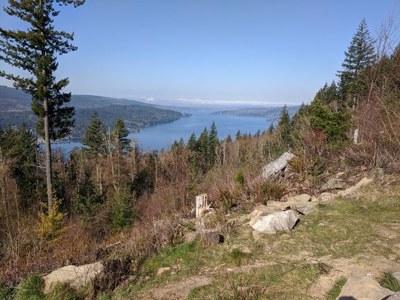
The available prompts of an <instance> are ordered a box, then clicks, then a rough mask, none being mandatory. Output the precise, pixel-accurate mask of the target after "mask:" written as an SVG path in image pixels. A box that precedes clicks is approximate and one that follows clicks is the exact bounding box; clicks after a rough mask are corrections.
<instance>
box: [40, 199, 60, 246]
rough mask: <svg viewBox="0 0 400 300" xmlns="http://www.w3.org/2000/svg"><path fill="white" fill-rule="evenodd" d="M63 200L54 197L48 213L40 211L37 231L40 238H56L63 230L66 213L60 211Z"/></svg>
mask: <svg viewBox="0 0 400 300" xmlns="http://www.w3.org/2000/svg"><path fill="white" fill-rule="evenodd" d="M60 203H61V201H60V200H58V199H57V198H55V197H54V199H53V204H52V206H51V207H50V208H49V210H48V213H45V212H43V211H39V213H38V215H39V219H40V221H39V224H38V227H37V232H38V234H39V236H40V238H42V239H45V240H53V239H55V238H56V237H57V236H58V235H59V234H60V232H61V229H62V226H63V220H64V214H63V213H61V212H60V211H59V206H60Z"/></svg>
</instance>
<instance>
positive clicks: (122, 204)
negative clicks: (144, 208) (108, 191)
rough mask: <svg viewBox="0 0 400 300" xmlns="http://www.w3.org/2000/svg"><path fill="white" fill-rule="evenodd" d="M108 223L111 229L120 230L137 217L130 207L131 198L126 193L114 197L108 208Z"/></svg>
mask: <svg viewBox="0 0 400 300" xmlns="http://www.w3.org/2000/svg"><path fill="white" fill-rule="evenodd" d="M109 217H110V225H111V229H112V231H118V230H121V229H123V228H125V227H127V226H129V225H131V224H132V222H133V221H134V220H135V219H136V218H137V213H136V211H135V210H134V209H133V207H132V203H131V199H130V197H129V196H128V195H122V196H120V197H119V196H118V195H117V197H116V200H115V202H114V203H112V207H111V208H110V216H109Z"/></svg>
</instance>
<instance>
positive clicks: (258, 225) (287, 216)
mask: <svg viewBox="0 0 400 300" xmlns="http://www.w3.org/2000/svg"><path fill="white" fill-rule="evenodd" d="M299 216H300V214H299V213H298V212H297V211H294V210H286V211H280V212H275V213H272V214H269V215H267V216H260V217H258V218H257V219H255V220H252V222H251V223H250V226H251V227H252V228H253V229H254V230H257V231H259V232H263V233H276V232H277V231H280V230H289V229H292V228H293V227H294V226H295V225H296V223H297V221H298V220H299Z"/></svg>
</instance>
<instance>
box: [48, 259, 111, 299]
mask: <svg viewBox="0 0 400 300" xmlns="http://www.w3.org/2000/svg"><path fill="white" fill-rule="evenodd" d="M103 270H104V265H103V263H101V262H95V263H92V264H87V265H82V266H73V265H69V266H65V267H62V268H60V269H57V270H54V271H53V272H51V273H50V274H47V275H46V276H44V277H43V279H44V292H45V293H48V292H50V291H51V289H52V288H54V286H55V285H56V284H57V283H68V284H70V285H71V287H73V288H77V289H79V288H81V287H83V286H86V285H87V284H89V283H90V282H91V281H93V280H94V278H95V277H96V276H98V275H100V274H101V273H102V272H103Z"/></svg>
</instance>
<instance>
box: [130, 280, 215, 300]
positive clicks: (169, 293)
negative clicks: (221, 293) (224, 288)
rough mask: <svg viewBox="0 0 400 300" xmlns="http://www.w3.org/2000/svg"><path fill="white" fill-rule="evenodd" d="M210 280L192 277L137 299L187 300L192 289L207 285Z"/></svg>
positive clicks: (159, 288) (154, 289)
mask: <svg viewBox="0 0 400 300" xmlns="http://www.w3.org/2000/svg"><path fill="white" fill-rule="evenodd" d="M211 282H212V279H211V278H210V277H207V276H193V277H189V278H185V279H184V280H182V281H180V282H176V283H171V284H168V285H165V286H162V287H157V288H153V289H151V290H148V291H147V292H146V293H144V294H141V295H140V296H139V297H138V299H146V300H149V299H168V300H183V299H187V297H188V296H189V293H190V291H191V290H192V289H194V288H197V287H201V286H205V285H208V284H210V283H211Z"/></svg>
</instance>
